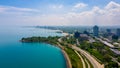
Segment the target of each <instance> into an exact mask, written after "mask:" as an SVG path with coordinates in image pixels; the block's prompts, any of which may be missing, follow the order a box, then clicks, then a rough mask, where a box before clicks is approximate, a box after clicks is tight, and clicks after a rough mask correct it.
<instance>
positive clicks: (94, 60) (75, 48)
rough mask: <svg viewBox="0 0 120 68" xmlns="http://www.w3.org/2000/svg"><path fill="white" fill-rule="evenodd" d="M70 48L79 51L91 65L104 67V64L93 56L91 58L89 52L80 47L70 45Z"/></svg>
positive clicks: (95, 67)
mask: <svg viewBox="0 0 120 68" xmlns="http://www.w3.org/2000/svg"><path fill="white" fill-rule="evenodd" d="M72 49H74V50H76V51H79V52H80V53H81V54H83V55H84V56H85V57H86V58H87V59H88V60H89V61H90V62H91V64H92V65H93V67H94V68H104V64H100V63H99V62H98V61H96V59H95V58H93V57H92V56H91V55H90V54H89V53H87V52H86V51H84V50H82V49H80V48H79V47H77V46H72Z"/></svg>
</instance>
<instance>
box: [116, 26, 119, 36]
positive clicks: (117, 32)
mask: <svg viewBox="0 0 120 68" xmlns="http://www.w3.org/2000/svg"><path fill="white" fill-rule="evenodd" d="M116 34H117V35H118V36H120V28H118V29H117V31H116Z"/></svg>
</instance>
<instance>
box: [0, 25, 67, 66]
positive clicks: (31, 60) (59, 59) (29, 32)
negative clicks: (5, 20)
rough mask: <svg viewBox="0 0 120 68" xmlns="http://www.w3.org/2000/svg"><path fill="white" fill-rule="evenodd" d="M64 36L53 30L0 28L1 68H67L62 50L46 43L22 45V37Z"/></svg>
mask: <svg viewBox="0 0 120 68" xmlns="http://www.w3.org/2000/svg"><path fill="white" fill-rule="evenodd" d="M56 35H57V36H62V34H58V33H55V31H53V30H47V29H37V28H25V27H0V68H66V64H65V59H64V57H63V55H62V53H61V50H60V49H59V48H57V47H55V46H52V45H50V44H45V43H21V42H19V40H20V39H21V38H22V37H29V36H56Z"/></svg>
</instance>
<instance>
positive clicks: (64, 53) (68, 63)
mask: <svg viewBox="0 0 120 68" xmlns="http://www.w3.org/2000/svg"><path fill="white" fill-rule="evenodd" d="M31 38H32V37H31ZM31 38H30V37H29V39H31ZM35 38H38V37H35ZM26 39H27V38H22V39H21V40H20V41H21V42H23V43H30V42H35V41H29V40H26ZM37 42H38V41H37ZM42 42H44V43H47V44H51V45H53V46H56V47H58V48H60V49H61V52H62V54H63V56H64V59H65V63H66V67H67V68H72V64H71V60H70V58H69V56H68V54H67V53H66V51H65V50H64V47H63V46H62V45H61V44H59V43H58V42H56V44H53V43H52V42H51V41H50V42H48V41H43V40H42Z"/></svg>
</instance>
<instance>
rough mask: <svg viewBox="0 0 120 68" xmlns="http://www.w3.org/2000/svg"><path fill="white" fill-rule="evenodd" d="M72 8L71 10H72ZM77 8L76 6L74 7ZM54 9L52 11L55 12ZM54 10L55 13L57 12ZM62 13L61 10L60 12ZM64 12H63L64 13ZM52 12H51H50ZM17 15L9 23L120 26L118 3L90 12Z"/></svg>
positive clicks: (119, 5)
mask: <svg viewBox="0 0 120 68" xmlns="http://www.w3.org/2000/svg"><path fill="white" fill-rule="evenodd" d="M78 7H79V8H80V5H77V4H76V8H78ZM84 7H85V6H84ZM50 8H53V9H55V10H57V9H60V8H66V7H65V6H62V5H54V6H53V5H51V6H50V7H49V9H48V10H51V9H50ZM72 8H73V7H71V8H70V9H72ZM74 8H75V6H74ZM53 9H52V10H53ZM10 10H16V11H22V12H29V11H35V10H34V9H30V10H29V9H23V8H19V9H16V8H11V9H9V11H10ZM55 10H53V12H56V11H55ZM0 11H1V12H3V11H8V8H3V7H0ZM59 11H60V10H59ZM62 11H64V10H61V11H60V12H62ZM48 12H50V11H48ZM16 16H17V15H14V16H13V15H12V16H9V17H8V16H7V18H9V21H12V22H20V24H21V22H22V23H23V24H26V25H28V24H31V25H83V26H87V25H92V26H93V25H104V26H110V25H112V26H113V25H120V23H119V22H120V4H119V3H116V2H113V1H111V2H109V3H108V4H107V5H106V6H104V7H102V8H100V7H99V6H93V7H92V8H91V9H89V10H84V11H80V12H79V11H78V12H76V11H68V12H67V13H60V14H59V13H58V14H55V13H54V14H51V13H50V14H44V13H42V14H39V13H36V14H35V15H34V16H30V15H28V16H24V15H23V16H21V17H16ZM1 21H2V22H7V20H6V19H5V20H4V19H3V17H1V16H0V22H1Z"/></svg>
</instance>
